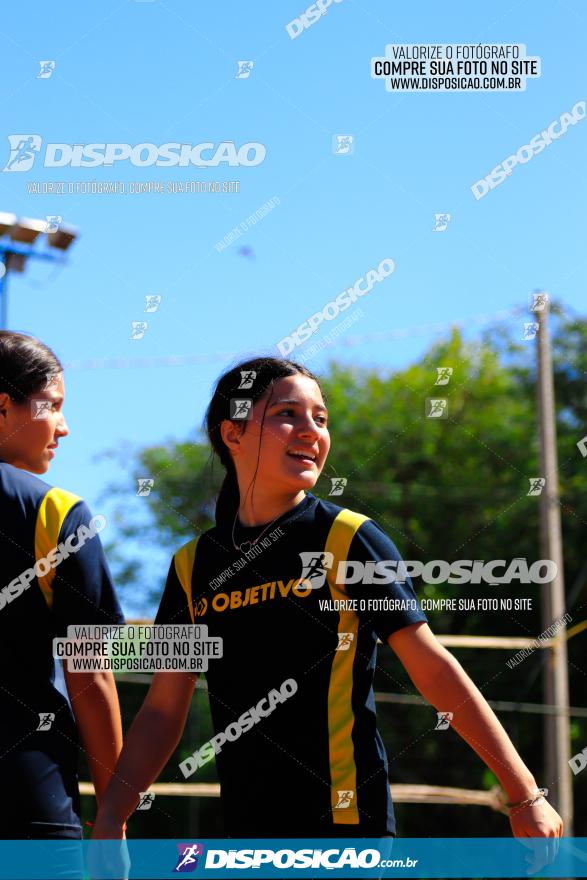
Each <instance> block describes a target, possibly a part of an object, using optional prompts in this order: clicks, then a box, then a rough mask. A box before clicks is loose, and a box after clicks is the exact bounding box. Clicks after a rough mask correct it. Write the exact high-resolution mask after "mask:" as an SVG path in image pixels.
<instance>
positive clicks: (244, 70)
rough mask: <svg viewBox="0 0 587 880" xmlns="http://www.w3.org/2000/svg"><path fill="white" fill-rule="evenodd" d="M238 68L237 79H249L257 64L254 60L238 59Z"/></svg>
mask: <svg viewBox="0 0 587 880" xmlns="http://www.w3.org/2000/svg"><path fill="white" fill-rule="evenodd" d="M236 63H237V64H238V70H237V72H236V76H235V79H248V78H249V77H250V75H251V71H252V69H253V67H254V66H255V62H254V61H237V62H236Z"/></svg>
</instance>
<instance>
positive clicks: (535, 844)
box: [510, 798, 563, 872]
mask: <svg viewBox="0 0 587 880" xmlns="http://www.w3.org/2000/svg"><path fill="white" fill-rule="evenodd" d="M510 825H511V827H512V832H513V835H514V837H517V838H520V842H521V843H523V844H524V846H525V847H527V848H528V849H530V850H532V854H531V855H529V856H527V858H526V861H527V863H528V870H529V872H535V871H539V870H540V868H542V867H544V865H548V864H551V863H552V862H553V861H554V860H555V858H556V856H557V853H558V849H559V839H560V838H561V837H562V836H563V820H562V819H561V817H560V816H559V814H558V813H557V812H556V810H555V809H553V808H552V807H551V805H550V804H549V803H548V801H547V800H545V799H544V798H542V799H541V800H539V801H537V802H536V803H535V804H532V806H530V805H527V806H525V807H518V808H516V807H513V808H512V809H511V811H510ZM530 838H534V839H530Z"/></svg>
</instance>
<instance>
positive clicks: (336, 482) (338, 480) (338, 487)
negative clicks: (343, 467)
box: [328, 477, 347, 495]
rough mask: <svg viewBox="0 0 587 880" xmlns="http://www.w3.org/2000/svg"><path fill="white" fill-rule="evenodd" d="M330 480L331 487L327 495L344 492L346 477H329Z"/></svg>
mask: <svg viewBox="0 0 587 880" xmlns="http://www.w3.org/2000/svg"><path fill="white" fill-rule="evenodd" d="M330 482H331V483H332V487H331V489H330V492H329V493H328V494H329V495H342V493H343V492H344V488H345V486H346V484H347V478H346V477H330Z"/></svg>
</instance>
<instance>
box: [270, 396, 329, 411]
mask: <svg viewBox="0 0 587 880" xmlns="http://www.w3.org/2000/svg"><path fill="white" fill-rule="evenodd" d="M284 403H296V404H298V405H301V401H300V400H296V398H295V397H282V398H280V399H279V400H274V401H273V403H272V404H271V406H277V405H281V404H284ZM314 407H315V408H316V409H322V410H324V412H328V410H327V408H326V407H325V406H324V404H323V403H315V404H314Z"/></svg>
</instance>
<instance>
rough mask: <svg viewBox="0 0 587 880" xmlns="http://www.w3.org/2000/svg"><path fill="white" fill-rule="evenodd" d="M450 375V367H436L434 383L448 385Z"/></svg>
mask: <svg viewBox="0 0 587 880" xmlns="http://www.w3.org/2000/svg"><path fill="white" fill-rule="evenodd" d="M451 376H452V367H436V382H435V383H434V384H435V385H448V383H449V382H450V377H451Z"/></svg>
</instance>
